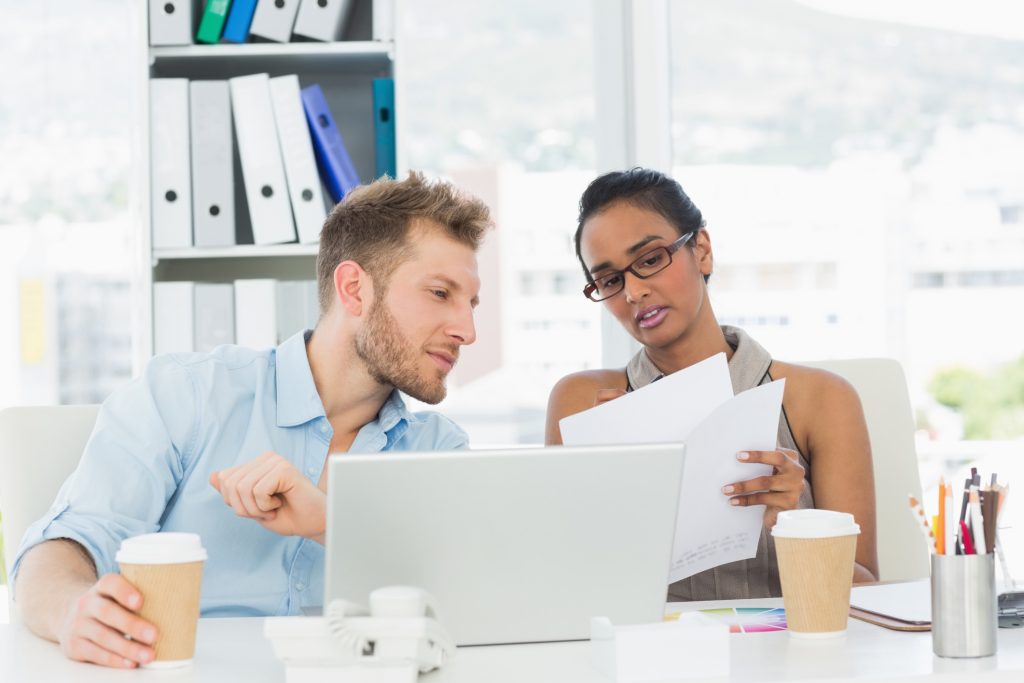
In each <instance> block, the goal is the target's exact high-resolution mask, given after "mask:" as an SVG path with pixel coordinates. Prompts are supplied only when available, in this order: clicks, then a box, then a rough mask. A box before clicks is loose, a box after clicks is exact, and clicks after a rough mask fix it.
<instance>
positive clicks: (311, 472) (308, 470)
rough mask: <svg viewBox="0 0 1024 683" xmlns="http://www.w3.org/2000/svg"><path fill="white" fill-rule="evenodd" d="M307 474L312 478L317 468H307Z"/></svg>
mask: <svg viewBox="0 0 1024 683" xmlns="http://www.w3.org/2000/svg"><path fill="white" fill-rule="evenodd" d="M306 474H308V475H309V476H311V477H312V476H313V475H314V474H316V468H315V467H307V468H306Z"/></svg>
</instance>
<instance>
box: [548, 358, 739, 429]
mask: <svg viewBox="0 0 1024 683" xmlns="http://www.w3.org/2000/svg"><path fill="white" fill-rule="evenodd" d="M731 398H732V380H731V379H729V364H728V363H727V362H726V359H725V354H724V353H717V354H715V355H714V356H711V357H710V358H707V359H705V360H702V361H701V362H699V363H696V364H694V365H691V366H690V367H688V368H684V369H683V370H680V371H679V372H674V373H672V374H671V375H666V376H665V377H664V378H662V379H660V380H658V381H657V382H652V383H651V384H648V385H647V386H645V387H643V388H641V389H638V390H636V391H632V392H630V393H628V394H626V395H625V396H621V397H619V398H617V399H615V400H613V401H609V402H607V403H604V404H602V405H599V406H596V407H594V408H591V409H590V410H585V411H583V412H582V413H576V414H575V415H570V416H568V417H565V418H562V420H561V421H560V422H559V423H558V425H559V427H560V428H561V431H562V443H564V444H565V445H566V446H602V445H610V444H620V443H622V444H641V443H673V442H680V441H685V440H686V437H687V436H689V434H690V432H691V431H692V430H693V428H694V427H696V426H697V425H698V424H700V421H701V420H703V419H704V418H705V417H707V416H708V415H710V414H711V412H712V411H713V410H714V409H715V408H717V407H718V406H720V405H722V404H723V403H725V402H726V401H728V400H729V399H731Z"/></svg>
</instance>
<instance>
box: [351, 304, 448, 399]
mask: <svg viewBox="0 0 1024 683" xmlns="http://www.w3.org/2000/svg"><path fill="white" fill-rule="evenodd" d="M383 298H384V297H383V296H381V297H380V298H379V299H378V300H377V301H375V302H374V306H373V310H372V311H370V315H369V318H367V321H366V326H365V327H364V328H363V330H362V331H361V332H360V334H359V336H358V337H356V343H355V349H356V355H358V356H359V358H360V359H362V361H363V362H364V363H365V364H366V368H367V370H369V372H370V376H371V377H373V379H374V380H375V381H377V382H379V383H380V384H385V385H390V386H393V387H395V388H396V389H398V390H399V391H401V392H403V393H405V394H408V395H409V396H412V397H413V398H415V399H416V400H418V401H423V402H424V403H429V404H431V405H434V404H437V403H440V402H441V401H442V400H443V399H444V397H445V395H447V393H448V390H447V388H445V385H444V375H443V374H442V373H441V370H440V368H438V370H437V376H436V377H433V378H429V379H428V378H426V377H423V376H422V375H421V373H420V370H419V361H420V357H421V355H422V354H420V353H417V350H416V349H414V348H413V345H412V343H411V342H409V340H408V339H407V338H406V337H405V335H403V334H402V331H401V330H400V329H399V328H398V322H397V321H396V320H395V319H394V317H393V316H392V315H391V312H390V311H388V309H387V307H386V306H385V305H384V302H383ZM452 351H453V353H455V350H454V349H453V350H452Z"/></svg>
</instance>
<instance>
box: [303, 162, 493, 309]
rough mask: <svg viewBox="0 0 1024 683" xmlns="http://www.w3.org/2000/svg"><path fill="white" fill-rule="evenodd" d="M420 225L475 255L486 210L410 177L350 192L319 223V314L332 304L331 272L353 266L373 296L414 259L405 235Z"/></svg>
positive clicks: (449, 188)
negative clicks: (362, 274) (373, 290)
mask: <svg viewBox="0 0 1024 683" xmlns="http://www.w3.org/2000/svg"><path fill="white" fill-rule="evenodd" d="M420 221H425V222H427V223H429V224H434V225H436V226H437V228H438V230H439V231H440V232H441V234H443V235H446V236H448V237H450V238H452V239H454V240H455V241H457V242H460V243H462V244H465V245H467V246H469V247H471V248H472V249H473V250H474V251H476V250H477V249H479V247H480V242H481V241H482V240H483V236H484V233H485V232H486V231H487V229H488V228H489V227H491V225H492V222H491V213H490V210H489V209H488V208H487V205H486V204H484V203H483V202H482V201H480V200H479V199H477V198H476V197H473V196H471V195H469V194H467V193H465V192H462V191H461V190H459V189H458V188H457V187H455V186H454V185H453V184H451V183H449V182H445V181H440V180H435V181H429V180H427V179H426V178H425V177H424V176H423V174H421V173H418V172H415V171H413V172H412V173H410V174H409V177H408V178H406V179H405V180H393V179H391V178H388V177H383V178H380V179H379V180H375V181H374V182H372V183H370V184H369V185H360V186H359V187H357V188H355V189H354V190H352V191H351V192H349V193H348V194H347V195H346V196H345V198H344V199H342V200H341V202H339V203H338V205H337V206H335V207H334V210H333V211H331V214H330V215H329V216H328V217H327V220H326V221H325V222H324V227H323V230H322V231H321V232H320V253H319V254H318V256H317V259H316V272H317V289H318V293H319V298H320V314H321V315H323V314H324V313H326V312H327V309H328V308H329V307H330V305H331V301H332V300H333V298H334V270H335V268H337V267H338V264H339V263H341V262H342V261H355V262H356V263H358V264H359V265H360V266H362V268H363V270H365V271H366V272H367V273H369V274H370V276H371V277H372V278H373V280H374V285H375V287H376V288H377V290H378V296H379V295H380V293H382V292H383V291H384V290H385V289H386V288H387V284H388V280H389V279H390V277H391V274H392V273H393V272H394V270H395V268H397V267H398V266H399V265H400V264H402V263H404V262H405V261H406V260H408V259H409V258H411V257H412V256H413V250H412V244H411V241H410V237H409V232H410V230H411V228H412V227H413V224H414V223H418V222H420Z"/></svg>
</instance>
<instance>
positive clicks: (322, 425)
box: [320, 422, 331, 434]
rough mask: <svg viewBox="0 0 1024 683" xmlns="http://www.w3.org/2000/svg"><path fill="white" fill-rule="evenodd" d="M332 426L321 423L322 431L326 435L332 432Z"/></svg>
mask: <svg viewBox="0 0 1024 683" xmlns="http://www.w3.org/2000/svg"><path fill="white" fill-rule="evenodd" d="M330 428H331V426H330V425H329V424H328V423H326V422H321V423H320V431H321V432H323V433H324V434H326V433H327V432H328V431H329V430H330Z"/></svg>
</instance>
